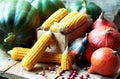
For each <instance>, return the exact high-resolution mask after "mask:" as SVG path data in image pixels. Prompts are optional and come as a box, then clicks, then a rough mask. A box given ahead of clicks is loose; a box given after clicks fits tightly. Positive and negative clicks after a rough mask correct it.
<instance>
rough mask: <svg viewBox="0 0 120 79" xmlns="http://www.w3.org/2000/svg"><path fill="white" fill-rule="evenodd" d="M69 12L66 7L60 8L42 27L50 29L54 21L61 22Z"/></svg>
mask: <svg viewBox="0 0 120 79" xmlns="http://www.w3.org/2000/svg"><path fill="white" fill-rule="evenodd" d="M67 14H68V11H67V9H65V8H60V9H58V10H57V11H56V12H54V13H53V14H52V15H51V16H50V17H49V18H48V19H47V20H46V21H45V22H44V23H43V24H42V26H41V29H44V30H49V29H50V27H51V26H52V25H53V23H54V22H59V21H60V20H61V19H62V18H63V17H65V16H66V15H67Z"/></svg>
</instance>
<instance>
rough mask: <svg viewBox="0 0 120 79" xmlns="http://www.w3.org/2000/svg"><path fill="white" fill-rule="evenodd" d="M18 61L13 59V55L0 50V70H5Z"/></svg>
mask: <svg viewBox="0 0 120 79" xmlns="http://www.w3.org/2000/svg"><path fill="white" fill-rule="evenodd" d="M16 63H18V62H17V61H14V60H12V59H11V57H10V56H9V55H8V54H6V52H3V51H2V50H0V71H3V72H4V71H6V70H7V69H9V68H10V67H12V66H13V65H15V64H16Z"/></svg>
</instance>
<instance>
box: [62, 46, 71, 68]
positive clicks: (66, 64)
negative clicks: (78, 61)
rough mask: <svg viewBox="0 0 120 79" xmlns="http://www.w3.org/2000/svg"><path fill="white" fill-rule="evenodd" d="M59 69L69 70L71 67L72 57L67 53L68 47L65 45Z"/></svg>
mask: <svg viewBox="0 0 120 79" xmlns="http://www.w3.org/2000/svg"><path fill="white" fill-rule="evenodd" d="M61 69H62V70H71V69H72V57H71V55H70V54H69V48H68V47H66V49H65V51H64V52H63V54H62V58H61Z"/></svg>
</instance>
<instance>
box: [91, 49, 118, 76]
mask: <svg viewBox="0 0 120 79" xmlns="http://www.w3.org/2000/svg"><path fill="white" fill-rule="evenodd" d="M119 64H120V62H119V56H118V52H117V51H114V50H112V49H111V48H108V47H102V48H99V49H97V50H96V51H95V52H94V53H93V54H92V57H91V66H90V70H89V71H90V73H98V74H101V75H104V76H113V75H115V73H116V72H117V71H118V69H119Z"/></svg>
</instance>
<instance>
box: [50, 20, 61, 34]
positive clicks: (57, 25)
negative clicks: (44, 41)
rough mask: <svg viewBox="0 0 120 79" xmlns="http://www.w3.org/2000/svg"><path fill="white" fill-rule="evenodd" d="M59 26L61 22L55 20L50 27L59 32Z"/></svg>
mask: <svg viewBox="0 0 120 79" xmlns="http://www.w3.org/2000/svg"><path fill="white" fill-rule="evenodd" d="M59 27H60V25H59V23H57V22H54V24H53V25H52V26H51V27H50V30H51V31H52V32H59Z"/></svg>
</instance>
